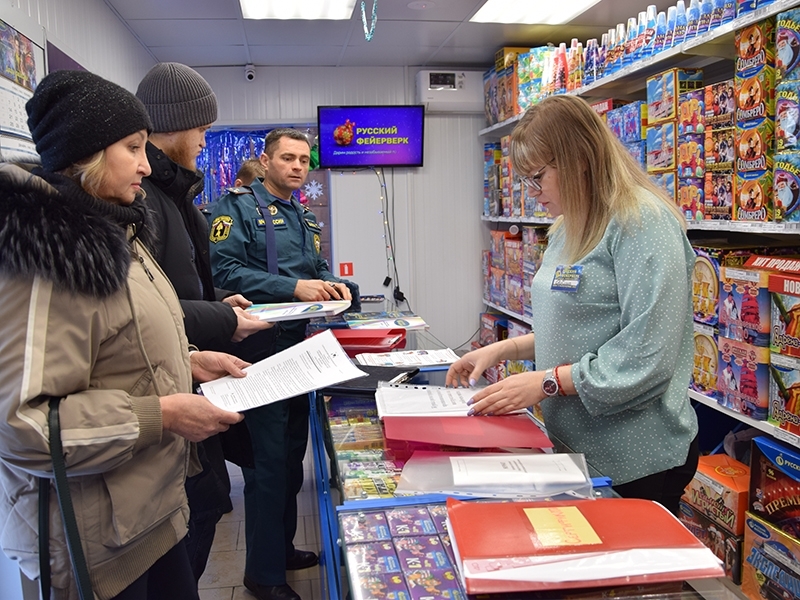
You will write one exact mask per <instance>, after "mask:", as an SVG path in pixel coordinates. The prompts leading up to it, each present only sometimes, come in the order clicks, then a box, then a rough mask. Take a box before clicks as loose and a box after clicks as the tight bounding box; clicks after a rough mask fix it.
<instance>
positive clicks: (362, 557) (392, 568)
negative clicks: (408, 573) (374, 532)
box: [345, 540, 400, 581]
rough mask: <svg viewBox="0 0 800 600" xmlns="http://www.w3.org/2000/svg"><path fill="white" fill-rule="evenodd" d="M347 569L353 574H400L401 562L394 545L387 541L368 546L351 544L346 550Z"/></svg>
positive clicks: (371, 543) (368, 544)
mask: <svg viewBox="0 0 800 600" xmlns="http://www.w3.org/2000/svg"><path fill="white" fill-rule="evenodd" d="M345 553H346V554H347V567H348V570H349V572H350V574H351V578H352V576H353V575H355V576H358V575H360V574H363V573H399V572H400V562H399V561H398V560H397V554H396V553H395V551H394V544H392V542H391V541H389V540H386V541H383V542H370V543H366V544H350V545H348V546H347V547H346V548H345ZM351 581H352V579H351Z"/></svg>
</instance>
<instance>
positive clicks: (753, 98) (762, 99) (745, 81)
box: [734, 67, 775, 125]
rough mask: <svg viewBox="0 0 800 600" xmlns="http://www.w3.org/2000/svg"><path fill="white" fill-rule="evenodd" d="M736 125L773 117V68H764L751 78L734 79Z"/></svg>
mask: <svg viewBox="0 0 800 600" xmlns="http://www.w3.org/2000/svg"><path fill="white" fill-rule="evenodd" d="M734 93H735V94H736V112H735V113H734V120H735V121H736V124H737V125H739V124H742V123H750V122H752V121H760V120H762V119H773V118H774V117H775V68H774V67H764V68H762V69H761V70H760V71H758V72H757V73H756V74H755V75H753V76H752V77H738V76H737V77H735V78H734Z"/></svg>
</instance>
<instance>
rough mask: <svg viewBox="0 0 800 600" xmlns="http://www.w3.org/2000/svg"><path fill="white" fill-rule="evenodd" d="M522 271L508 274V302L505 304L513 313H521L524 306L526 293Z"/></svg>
mask: <svg viewBox="0 0 800 600" xmlns="http://www.w3.org/2000/svg"><path fill="white" fill-rule="evenodd" d="M522 285H523V284H522V272H520V274H519V275H510V274H506V302H505V306H506V307H507V308H508V310H510V311H511V312H513V313H517V314H518V315H521V314H522V312H523V310H524V308H523V302H524V294H523V290H522Z"/></svg>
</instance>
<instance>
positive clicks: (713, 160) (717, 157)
mask: <svg viewBox="0 0 800 600" xmlns="http://www.w3.org/2000/svg"><path fill="white" fill-rule="evenodd" d="M705 159H706V171H726V172H728V171H731V172H732V171H733V168H734V164H735V160H736V129H735V128H734V127H725V128H720V127H717V126H716V125H715V126H713V127H709V128H708V129H706V152H705Z"/></svg>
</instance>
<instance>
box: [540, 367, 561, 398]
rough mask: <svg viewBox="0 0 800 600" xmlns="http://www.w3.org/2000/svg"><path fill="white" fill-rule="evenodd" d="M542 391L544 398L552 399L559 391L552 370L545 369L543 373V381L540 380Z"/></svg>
mask: <svg viewBox="0 0 800 600" xmlns="http://www.w3.org/2000/svg"><path fill="white" fill-rule="evenodd" d="M542 391H543V392H544V395H545V396H548V397H551V398H552V397H553V396H558V393H559V392H560V391H561V387H560V386H559V385H558V379H556V376H555V373H554V369H547V371H545V372H544V379H542Z"/></svg>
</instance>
